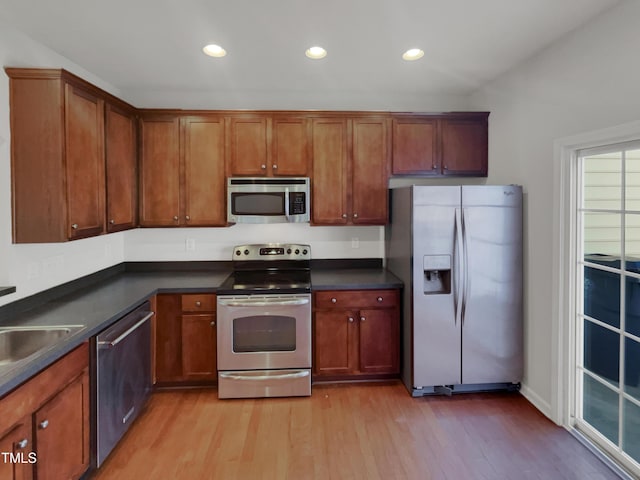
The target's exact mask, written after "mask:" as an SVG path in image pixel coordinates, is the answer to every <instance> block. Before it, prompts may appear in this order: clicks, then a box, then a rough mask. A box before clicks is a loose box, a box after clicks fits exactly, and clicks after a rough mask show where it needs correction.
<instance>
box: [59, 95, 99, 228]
mask: <svg viewBox="0 0 640 480" xmlns="http://www.w3.org/2000/svg"><path fill="white" fill-rule="evenodd" d="M65 112H66V115H65V127H66V128H65V147H66V150H65V151H66V170H67V208H68V219H69V225H68V227H67V228H68V233H69V238H70V239H74V238H82V237H87V236H91V235H99V234H100V233H103V232H104V223H105V222H104V216H105V211H104V191H105V189H104V166H105V164H104V148H103V132H104V102H103V101H102V99H100V98H98V97H97V96H95V95H93V94H90V93H88V92H85V91H84V90H81V89H80V88H77V87H75V86H73V85H70V84H66V85H65Z"/></svg>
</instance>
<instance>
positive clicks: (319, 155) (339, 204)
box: [311, 116, 389, 225]
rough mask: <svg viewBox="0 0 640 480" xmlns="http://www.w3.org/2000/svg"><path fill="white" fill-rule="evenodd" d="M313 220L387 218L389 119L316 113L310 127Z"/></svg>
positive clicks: (333, 222)
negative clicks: (333, 116) (330, 116)
mask: <svg viewBox="0 0 640 480" xmlns="http://www.w3.org/2000/svg"><path fill="white" fill-rule="evenodd" d="M312 132H313V133H312V145H313V146H312V151H313V180H312V196H311V206H312V222H313V223H314V224H315V225H346V224H354V225H357V224H361V225H384V224H385V223H386V222H387V183H388V159H389V142H388V137H389V133H388V132H389V121H388V119H387V118H385V117H375V116H361V117H353V118H342V117H341V118H316V119H314V120H313V127H312Z"/></svg>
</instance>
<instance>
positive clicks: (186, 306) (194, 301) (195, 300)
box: [182, 293, 216, 312]
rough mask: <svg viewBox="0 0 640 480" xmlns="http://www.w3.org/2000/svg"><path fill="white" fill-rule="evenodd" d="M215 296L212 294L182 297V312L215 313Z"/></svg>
mask: <svg viewBox="0 0 640 480" xmlns="http://www.w3.org/2000/svg"><path fill="white" fill-rule="evenodd" d="M215 310H216V296H215V295H214V294H213V293H203V294H188V295H182V311H183V312H215Z"/></svg>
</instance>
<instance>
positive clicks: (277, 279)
mask: <svg viewBox="0 0 640 480" xmlns="http://www.w3.org/2000/svg"><path fill="white" fill-rule="evenodd" d="M309 292H311V275H310V273H309V270H269V271H268V270H252V271H235V272H233V273H232V274H231V275H229V276H228V277H227V279H226V280H225V281H224V283H223V284H222V285H221V286H220V287H219V288H218V294H219V295H243V294H251V293H260V294H274V295H275V294H279V293H309Z"/></svg>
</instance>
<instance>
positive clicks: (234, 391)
mask: <svg viewBox="0 0 640 480" xmlns="http://www.w3.org/2000/svg"><path fill="white" fill-rule="evenodd" d="M310 262H311V248H310V247H309V245H297V244H273V243H270V244H259V245H240V246H237V247H235V248H234V249H233V273H232V274H231V275H230V276H229V277H228V278H227V279H226V280H225V282H224V283H223V284H222V286H221V287H220V288H219V289H218V307H217V319H218V397H219V398H256V397H288V396H308V395H311V274H310Z"/></svg>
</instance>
